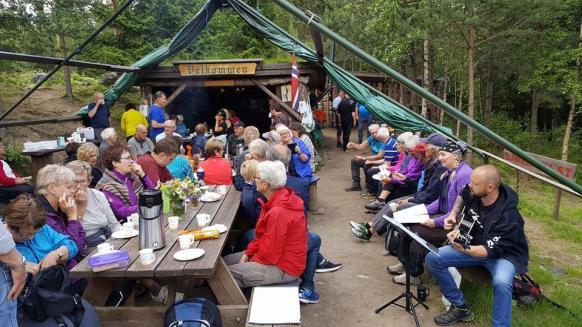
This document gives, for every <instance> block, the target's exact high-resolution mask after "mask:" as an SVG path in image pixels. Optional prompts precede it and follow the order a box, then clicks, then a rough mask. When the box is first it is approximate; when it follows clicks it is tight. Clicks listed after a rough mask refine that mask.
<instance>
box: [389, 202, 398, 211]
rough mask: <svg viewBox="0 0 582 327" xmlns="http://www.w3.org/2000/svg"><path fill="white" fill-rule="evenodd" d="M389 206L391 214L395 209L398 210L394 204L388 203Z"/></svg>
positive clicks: (396, 204)
mask: <svg viewBox="0 0 582 327" xmlns="http://www.w3.org/2000/svg"><path fill="white" fill-rule="evenodd" d="M388 205H389V206H390V210H392V212H394V211H396V209H398V203H396V202H390V203H389V204H388Z"/></svg>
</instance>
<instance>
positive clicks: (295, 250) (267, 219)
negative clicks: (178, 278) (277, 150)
mask: <svg viewBox="0 0 582 327" xmlns="http://www.w3.org/2000/svg"><path fill="white" fill-rule="evenodd" d="M255 175H256V176H255V177H254V180H255V183H256V185H257V191H259V192H261V193H263V195H264V196H265V198H266V199H267V201H266V202H264V203H263V201H262V200H259V201H261V204H262V209H261V214H260V215H259V219H258V221H257V226H256V230H255V232H256V236H255V239H254V240H253V241H252V242H251V243H250V244H249V245H248V247H247V249H246V250H245V251H244V252H239V253H234V254H230V255H227V256H226V257H224V261H225V262H226V264H227V265H228V268H229V269H230V272H231V273H232V276H233V277H234V279H235V280H236V282H237V284H238V285H239V286H240V287H254V286H260V285H273V284H283V283H289V282H292V281H294V280H296V279H297V278H299V276H301V274H302V273H303V270H305V261H306V260H307V219H305V212H304V210H303V209H304V208H303V201H302V200H301V198H300V197H299V196H297V195H296V194H295V193H294V192H293V190H291V189H290V188H287V187H285V182H286V181H287V174H286V171H285V166H284V165H283V163H282V162H280V161H263V162H261V163H259V165H258V166H257V171H256V173H255Z"/></svg>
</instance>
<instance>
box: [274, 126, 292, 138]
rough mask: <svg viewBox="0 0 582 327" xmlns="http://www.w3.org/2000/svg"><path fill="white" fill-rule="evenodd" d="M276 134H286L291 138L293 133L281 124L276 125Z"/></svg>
mask: <svg viewBox="0 0 582 327" xmlns="http://www.w3.org/2000/svg"><path fill="white" fill-rule="evenodd" d="M277 133H278V134H279V136H280V135H281V134H285V133H288V134H289V135H291V137H293V133H291V130H290V129H289V127H287V126H285V125H283V124H279V125H277Z"/></svg>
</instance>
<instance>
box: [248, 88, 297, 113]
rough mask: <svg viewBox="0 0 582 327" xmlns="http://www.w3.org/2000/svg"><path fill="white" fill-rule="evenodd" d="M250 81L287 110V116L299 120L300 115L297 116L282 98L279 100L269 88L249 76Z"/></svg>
mask: <svg viewBox="0 0 582 327" xmlns="http://www.w3.org/2000/svg"><path fill="white" fill-rule="evenodd" d="M251 82H253V84H255V85H256V86H257V87H258V88H259V89H261V91H263V92H265V93H266V94H267V95H268V96H269V97H270V98H271V99H273V100H275V101H277V103H278V104H279V105H280V106H281V107H282V108H283V109H285V111H287V113H288V114H289V116H291V117H292V118H293V119H295V120H296V121H299V122H300V121H301V117H300V116H299V114H298V113H296V112H295V111H294V110H293V109H291V108H290V107H289V106H288V105H287V104H286V103H285V102H283V100H281V99H280V98H279V97H278V96H277V95H275V94H274V93H273V92H271V90H269V89H268V88H267V87H266V86H264V85H263V84H261V82H259V81H257V80H256V79H254V78H251Z"/></svg>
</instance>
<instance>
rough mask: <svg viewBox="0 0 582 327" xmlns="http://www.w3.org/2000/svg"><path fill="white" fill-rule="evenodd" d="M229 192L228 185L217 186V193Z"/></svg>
mask: <svg viewBox="0 0 582 327" xmlns="http://www.w3.org/2000/svg"><path fill="white" fill-rule="evenodd" d="M226 192H227V186H226V185H220V186H218V187H216V193H218V194H220V195H225V194H226Z"/></svg>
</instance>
